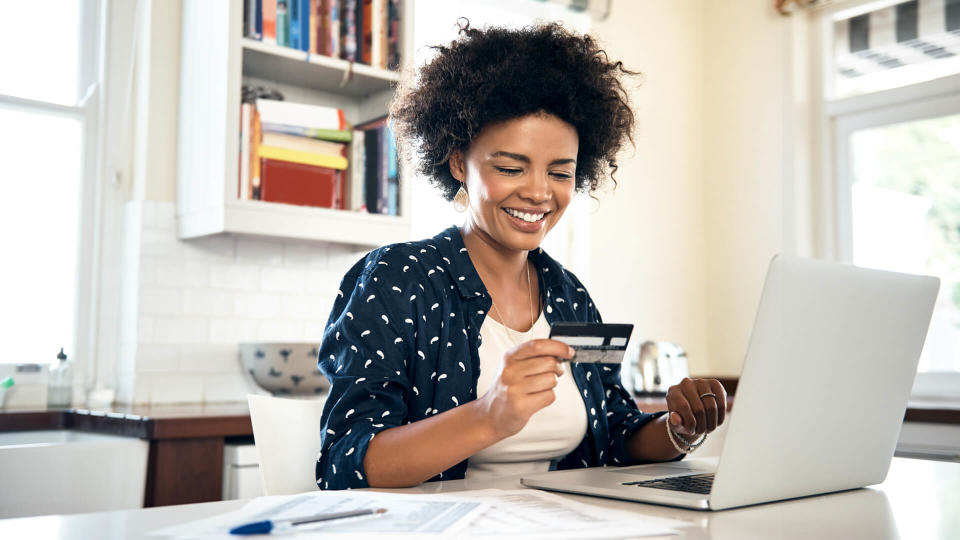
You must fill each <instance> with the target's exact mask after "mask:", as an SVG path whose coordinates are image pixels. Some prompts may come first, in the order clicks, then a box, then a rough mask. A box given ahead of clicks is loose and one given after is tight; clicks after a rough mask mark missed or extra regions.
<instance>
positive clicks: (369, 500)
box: [151, 491, 489, 540]
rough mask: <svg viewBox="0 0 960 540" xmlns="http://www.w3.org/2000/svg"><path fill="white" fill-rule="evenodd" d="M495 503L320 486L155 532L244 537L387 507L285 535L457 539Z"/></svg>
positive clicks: (215, 536)
mask: <svg viewBox="0 0 960 540" xmlns="http://www.w3.org/2000/svg"><path fill="white" fill-rule="evenodd" d="M488 506H489V503H487V502H485V501H482V500H479V499H464V500H459V499H458V498H457V497H438V496H433V495H407V494H395V493H377V492H371V491H367V492H361V491H317V492H310V493H303V494H299V495H286V496H271V497H259V498H257V499H254V500H252V501H250V502H249V503H247V505H246V506H244V507H243V508H242V509H240V510H237V511H235V512H230V513H227V514H221V515H219V516H215V517H212V518H207V519H203V520H199V521H193V522H190V523H184V524H182V525H176V526H173V527H167V528H164V529H160V530H157V531H154V532H152V533H151V535H154V536H167V537H174V538H181V539H186V538H192V539H204V540H207V539H210V540H212V539H215V538H223V539H226V538H230V539H233V540H236V539H237V538H241V537H238V536H232V535H230V534H229V530H230V529H231V528H233V527H236V526H238V525H243V524H246V523H252V522H256V521H262V520H266V519H277V520H279V519H289V518H299V517H303V516H311V515H315V514H322V513H332V512H346V511H349V510H363V509H367V508H386V509H387V513H385V514H383V515H381V516H378V517H360V518H351V519H345V520H338V521H335V522H330V523H326V524H324V523H320V524H316V525H303V526H300V527H297V528H296V532H292V531H291V532H286V531H285V532H284V533H283V534H282V535H277V536H278V537H279V536H282V537H283V538H307V537H317V536H320V535H322V536H323V537H324V538H327V537H331V536H332V537H339V536H343V537H346V536H349V537H353V538H357V537H368V536H372V537H377V538H391V537H394V538H452V537H455V536H456V535H457V534H458V533H459V532H461V531H462V530H463V528H464V527H465V526H467V525H468V524H469V523H470V522H471V521H473V520H474V519H475V518H476V517H478V516H479V515H480V514H482V513H483V512H484V511H485V510H486V509H487V507H488Z"/></svg>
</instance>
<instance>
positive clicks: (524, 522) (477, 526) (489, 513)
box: [455, 489, 689, 540]
mask: <svg viewBox="0 0 960 540" xmlns="http://www.w3.org/2000/svg"><path fill="white" fill-rule="evenodd" d="M455 495H456V496H457V497H467V496H469V497H477V498H478V500H485V501H488V502H489V503H490V507H489V508H488V509H487V510H486V511H485V512H483V514H481V515H480V516H479V517H478V518H476V519H475V520H473V521H472V522H471V523H470V524H469V525H468V526H467V528H466V529H465V530H464V531H463V533H461V535H460V536H459V537H458V538H461V539H493V538H496V539H497V540H507V539H510V538H524V539H538V538H543V539H548V538H549V539H551V540H553V539H561V538H577V539H580V538H635V537H641V536H669V535H674V534H677V532H678V531H677V528H678V527H685V526H689V523H684V522H680V521H674V520H668V519H663V518H655V517H648V516H642V515H638V514H634V513H632V512H625V511H622V510H610V509H606V508H601V507H597V506H592V505H587V504H583V503H579V502H576V501H572V500H569V499H567V498H564V497H561V496H559V495H555V494H553V493H548V492H545V491H538V490H534V489H515V490H502V489H486V490H476V491H463V492H458V493H456V494H455Z"/></svg>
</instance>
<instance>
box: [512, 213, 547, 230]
mask: <svg viewBox="0 0 960 540" xmlns="http://www.w3.org/2000/svg"><path fill="white" fill-rule="evenodd" d="M511 212H512V213H511ZM541 212H542V211H541ZM503 213H504V214H506V216H507V222H509V223H510V225H511V226H513V228H514V229H516V230H518V231H520V232H524V233H538V232H540V231H541V230H542V229H543V227H544V224H545V223H546V222H547V220H546V217H547V215H548V214H549V212H544V213H538V214H530V213H528V212H517V211H516V210H515V209H512V208H511V209H507V208H504V209H503ZM514 214H519V215H521V216H524V217H526V218H527V219H530V218H535V217H537V216H539V219H536V220H535V221H527V219H524V217H518V216H517V215H514Z"/></svg>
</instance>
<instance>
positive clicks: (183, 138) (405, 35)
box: [177, 0, 414, 246]
mask: <svg viewBox="0 0 960 540" xmlns="http://www.w3.org/2000/svg"><path fill="white" fill-rule="evenodd" d="M413 1H414V0H404V1H403V2H401V6H400V9H401V14H400V25H401V31H400V39H401V43H402V45H401V48H402V53H401V54H402V58H403V61H404V62H409V61H411V60H412V58H413V46H412V43H413V40H412V39H411V38H412V36H411V32H412V30H413V24H412V17H413V6H412V3H413ZM242 26H243V0H229V1H224V2H210V1H207V0H183V3H182V18H181V42H180V54H181V58H180V60H181V64H180V66H181V67H180V70H181V71H180V109H179V127H178V134H177V152H178V155H177V230H178V235H179V237H180V238H182V239H189V238H198V237H203V236H210V235H215V234H236V235H254V236H264V237H273V238H281V239H298V240H308V241H322V242H333V243H343V244H353V245H360V246H380V245H383V244H388V243H393V242H402V241H406V240H409V236H410V217H409V209H410V193H411V189H410V185H409V184H410V182H409V179H408V177H407V176H408V175H407V174H405V171H404V169H403V167H402V165H403V164H402V163H401V170H400V184H399V187H400V215H399V216H389V215H383V214H370V213H366V212H351V211H348V210H334V209H329V208H313V207H306V206H296V205H288V204H279V203H271V202H263V201H252V200H245V199H240V198H239V197H238V195H237V191H238V189H237V181H238V175H239V156H240V150H239V149H240V129H239V126H240V121H239V118H240V104H241V103H240V90H241V86H242V85H243V82H244V81H250V82H256V83H257V84H271V85H275V86H277V87H278V88H280V89H281V91H283V92H284V94H285V95H287V98H288V99H291V100H293V101H305V102H313V103H316V104H318V105H330V106H335V107H339V108H341V109H343V110H344V113H345V114H346V116H347V120H348V121H349V122H351V123H352V124H359V123H362V122H364V121H367V120H370V119H372V118H375V117H377V116H381V115H383V114H385V113H386V111H387V104H388V103H389V102H390V98H391V97H392V95H393V91H394V88H395V85H396V83H397V81H398V80H399V78H400V76H399V74H398V73H397V72H393V71H389V70H384V69H379V68H373V67H371V66H368V65H363V64H354V65H353V71H352V76H351V78H350V80H349V81H344V78H345V74H347V73H348V72H349V70H350V65H349V64H350V63H349V62H347V61H345V60H340V59H335V58H329V57H324V56H316V55H308V53H306V52H303V51H298V50H294V49H290V48H288V47H281V46H277V45H268V44H264V43H261V42H259V41H256V40H251V39H246V38H244V37H243V28H242Z"/></svg>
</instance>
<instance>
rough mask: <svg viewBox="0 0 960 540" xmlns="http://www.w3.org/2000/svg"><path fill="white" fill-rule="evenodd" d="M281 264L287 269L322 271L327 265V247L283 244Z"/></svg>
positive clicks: (311, 244)
mask: <svg viewBox="0 0 960 540" xmlns="http://www.w3.org/2000/svg"><path fill="white" fill-rule="evenodd" d="M283 264H284V266H288V267H290V266H294V267H298V268H307V269H320V270H323V269H325V268H327V265H328V264H329V261H328V257H327V245H326V244H313V243H310V244H306V243H296V244H284V246H283Z"/></svg>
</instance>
